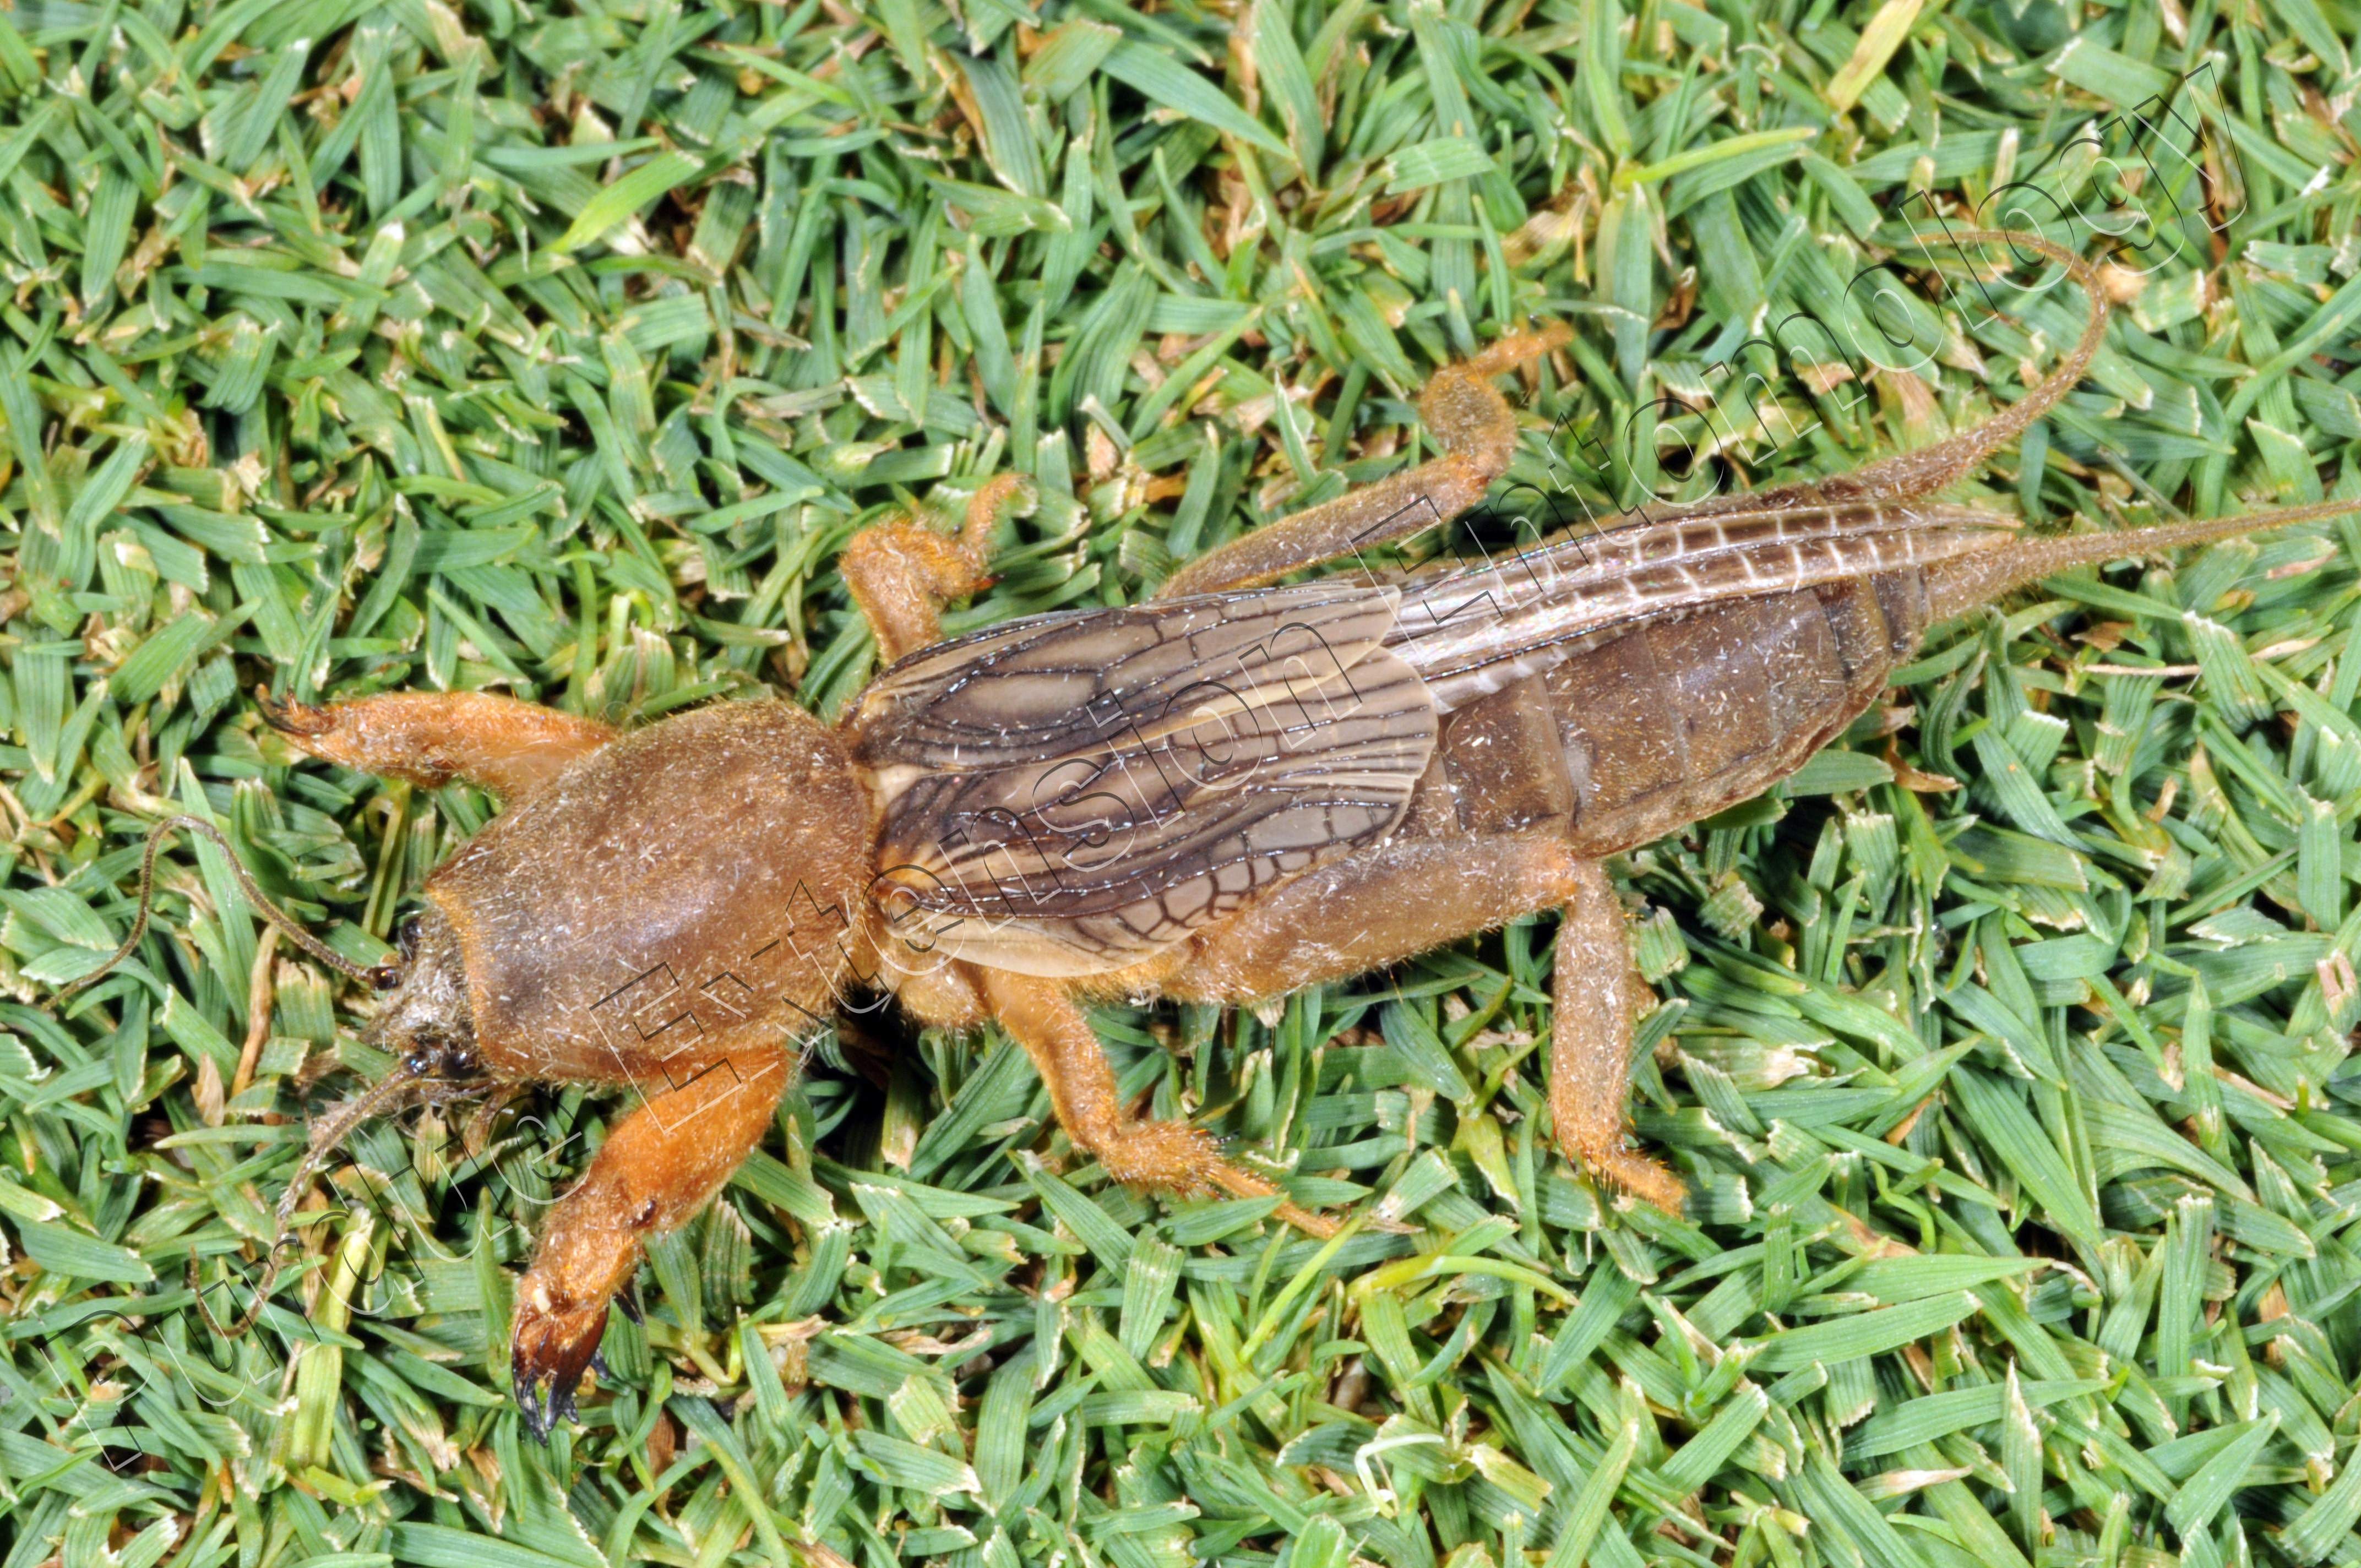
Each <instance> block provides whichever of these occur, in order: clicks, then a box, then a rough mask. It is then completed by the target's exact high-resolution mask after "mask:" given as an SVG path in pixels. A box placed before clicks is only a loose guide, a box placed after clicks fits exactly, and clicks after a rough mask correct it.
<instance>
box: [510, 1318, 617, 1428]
mask: <svg viewBox="0 0 2361 1568" xmlns="http://www.w3.org/2000/svg"><path fill="white" fill-rule="evenodd" d="M606 1327H607V1304H606V1303H605V1302H604V1301H599V1302H595V1303H592V1304H591V1305H588V1306H582V1305H579V1304H577V1303H573V1302H566V1303H562V1304H561V1303H553V1302H549V1301H546V1300H543V1301H534V1300H533V1299H531V1296H530V1286H528V1293H527V1294H526V1296H525V1299H521V1300H520V1301H519V1302H518V1305H517V1314H516V1332H515V1336H514V1338H513V1340H512V1341H511V1343H512V1344H513V1346H514V1348H513V1349H512V1350H511V1354H510V1358H509V1376H510V1379H511V1386H512V1387H513V1388H514V1390H515V1394H516V1402H517V1412H518V1413H519V1414H520V1415H522V1416H523V1417H524V1429H525V1431H527V1432H529V1433H531V1434H532V1435H533V1440H534V1441H535V1442H539V1443H541V1444H543V1445H544V1447H545V1446H547V1444H548V1442H549V1429H550V1428H551V1427H552V1426H554V1425H555V1424H556V1423H557V1422H559V1421H562V1420H564V1421H570V1420H574V1417H575V1409H574V1395H575V1390H576V1389H577V1387H580V1385H581V1382H582V1374H583V1372H584V1371H585V1369H587V1368H589V1367H592V1366H596V1367H597V1368H598V1371H599V1373H600V1375H601V1376H604V1375H605V1373H606V1364H605V1363H604V1361H603V1360H602V1359H601V1358H600V1357H599V1354H598V1339H599V1336H600V1335H601V1334H602V1333H604V1332H606ZM544 1384H545V1385H546V1386H547V1387H546V1389H545V1390H544Z"/></svg>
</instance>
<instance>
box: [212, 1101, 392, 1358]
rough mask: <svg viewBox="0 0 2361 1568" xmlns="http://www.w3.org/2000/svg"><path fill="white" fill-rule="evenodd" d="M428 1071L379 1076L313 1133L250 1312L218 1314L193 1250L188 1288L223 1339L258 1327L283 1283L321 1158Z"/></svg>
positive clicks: (284, 1199)
mask: <svg viewBox="0 0 2361 1568" xmlns="http://www.w3.org/2000/svg"><path fill="white" fill-rule="evenodd" d="M429 1070H430V1069H429V1064H427V1063H426V1062H423V1061H422V1060H420V1059H418V1058H411V1059H410V1060H408V1061H405V1062H403V1063H402V1064H401V1066H399V1067H397V1068H395V1069H393V1071H391V1072H390V1073H388V1074H387V1075H386V1076H385V1077H384V1078H381V1079H379V1080H378V1081H377V1083H376V1084H375V1086H373V1087H372V1088H371V1089H370V1090H369V1091H368V1092H367V1093H366V1094H363V1095H362V1096H360V1098H358V1099H357V1100H349V1101H346V1102H345V1103H344V1104H343V1105H342V1106H340V1107H338V1108H337V1109H336V1110H335V1111H334V1112H332V1113H330V1114H329V1115H328V1116H327V1118H326V1119H325V1120H324V1121H322V1122H321V1124H320V1125H319V1127H318V1128H317V1129H316V1130H314V1131H313V1134H312V1143H311V1146H310V1147H308V1148H306V1149H305V1150H304V1151H303V1158H302V1161H301V1163H299V1164H298V1165H297V1166H296V1167H295V1174H294V1175H293V1176H291V1177H290V1178H289V1179H288V1181H287V1190H286V1192H285V1193H284V1194H282V1195H281V1196H280V1200H279V1208H278V1211H277V1215H276V1219H277V1229H276V1230H275V1231H274V1232H273V1233H272V1234H271V1238H270V1251H269V1253H268V1254H267V1255H265V1256H264V1258H263V1261H262V1277H261V1278H259V1279H258V1280H256V1281H255V1283H254V1299H253V1300H252V1301H249V1302H248V1303H247V1308H246V1310H245V1312H244V1313H242V1314H241V1315H240V1316H239V1317H238V1320H237V1321H236V1322H234V1323H228V1324H225V1323H223V1322H222V1321H220V1320H219V1319H217V1318H215V1317H214V1313H213V1309H212V1308H211V1307H209V1306H207V1305H206V1304H205V1290H204V1286H203V1283H202V1281H201V1278H200V1276H199V1272H198V1267H197V1255H196V1254H195V1253H194V1252H193V1251H192V1252H191V1253H190V1254H189V1288H190V1289H191V1290H192V1291H194V1292H195V1293H196V1298H197V1315H198V1316H199V1317H202V1318H203V1319H204V1321H205V1326H206V1327H207V1328H209V1329H211V1330H213V1332H214V1333H216V1334H219V1335H220V1336H221V1337H222V1338H224V1339H236V1338H237V1337H238V1336H239V1335H240V1334H243V1333H245V1332H246V1331H247V1330H248V1329H250V1328H252V1327H254V1324H255V1321H256V1320H257V1319H258V1318H260V1317H261V1316H262V1309H263V1306H264V1305H265V1304H266V1303H267V1302H269V1299H270V1292H271V1290H272V1289H273V1288H275V1287H276V1286H277V1285H278V1283H279V1261H280V1257H281V1256H282V1255H284V1253H285V1251H286V1248H287V1246H288V1245H289V1241H290V1238H289V1236H288V1234H287V1233H288V1231H289V1229H290V1228H291V1227H292V1225H293V1224H294V1221H295V1206H296V1205H297V1204H299V1203H301V1202H302V1201H303V1194H304V1192H305V1191H306V1190H308V1189H309V1188H310V1187H311V1185H312V1176H313V1172H314V1171H317V1170H318V1169H319V1168H320V1165H321V1162H322V1161H324V1160H325V1159H326V1158H327V1157H329V1156H330V1155H332V1154H334V1153H335V1151H336V1146H338V1145H340V1144H342V1143H343V1142H344V1141H345V1138H346V1135H348V1134H349V1133H351V1132H352V1130H353V1129H354V1128H355V1127H357V1126H359V1125H360V1124H362V1123H363V1122H366V1121H368V1119H369V1118H370V1117H372V1116H376V1115H379V1114H381V1113H384V1112H385V1111H387V1110H389V1109H390V1108H391V1107H392V1106H393V1104H394V1103H395V1102H397V1101H400V1100H401V1099H403V1098H404V1097H406V1096H407V1095H408V1094H409V1093H410V1091H412V1090H413V1089H415V1088H417V1087H418V1085H419V1081H420V1080H422V1079H423V1078H425V1077H426V1076H427V1073H428V1071H429Z"/></svg>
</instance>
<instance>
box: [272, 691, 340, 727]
mask: <svg viewBox="0 0 2361 1568" xmlns="http://www.w3.org/2000/svg"><path fill="white" fill-rule="evenodd" d="M254 704H255V706H256V707H258V708H260V709H261V710H262V718H263V722H264V723H266V724H268V725H269V726H270V728H272V729H276V730H278V731H279V732H280V733H281V734H283V735H324V734H325V733H327V732H328V731H329V730H331V729H335V725H336V721H335V718H333V717H331V716H330V714H329V712H328V710H327V709H326V708H324V707H313V706H312V705H311V704H310V703H308V702H298V701H296V700H295V699H294V698H293V697H291V696H272V695H271V694H270V693H269V691H268V690H267V689H261V690H257V691H256V692H255V694H254Z"/></svg>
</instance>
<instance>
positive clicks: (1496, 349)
mask: <svg viewBox="0 0 2361 1568" xmlns="http://www.w3.org/2000/svg"><path fill="white" fill-rule="evenodd" d="M1570 335H1571V334H1570V333H1569V332H1568V331H1567V329H1566V328H1565V326H1563V325H1560V324H1557V323H1552V324H1550V325H1548V326H1544V327H1538V328H1535V329H1533V330H1531V331H1527V332H1518V333H1511V334H1509V335H1508V336H1507V337H1504V338H1502V339H1500V341H1499V342H1498V343H1495V344H1493V345H1491V346H1490V347H1488V348H1487V349H1485V350H1484V351H1483V352H1482V353H1480V354H1478V355H1477V356H1475V357H1474V358H1472V359H1468V360H1466V361H1463V362H1462V363H1460V364H1457V365H1449V366H1445V367H1444V368H1442V369H1441V370H1438V371H1436V372H1435V373H1434V378H1433V379H1432V380H1430V381H1428V382H1427V384H1426V390H1425V391H1423V392H1422V393H1421V394H1420V395H1419V400H1418V411H1419V418H1420V420H1421V421H1422V422H1423V423H1424V424H1425V426H1426V431H1427V433H1428V434H1429V435H1430V436H1432V437H1433V439H1434V441H1435V442H1436V443H1437V444H1439V445H1441V446H1442V447H1443V449H1444V452H1443V455H1442V456H1440V457H1437V458H1435V459H1434V460H1433V461H1432V462H1428V463H1422V464H1420V465H1419V466H1417V467H1415V468H1412V469H1411V470H1409V471H1408V472H1407V473H1401V474H1395V475H1391V476H1389V477H1386V478H1383V479H1380V480H1378V482H1377V483H1376V484H1373V485H1365V486H1363V487H1362V488H1359V489H1357V490H1352V491H1349V492H1347V493H1346V494H1345V495H1341V496H1339V497H1337V498H1336V499H1334V500H1333V501H1327V502H1324V503H1323V504H1322V505H1319V506H1316V507H1307V508H1306V509H1305V510H1302V511H1300V512H1296V513H1294V514H1292V515H1291V516H1289V517H1283V518H1281V519H1279V521H1277V522H1274V523H1272V524H1270V525H1269V526H1268V527H1267V528H1259V529H1257V530H1256V531H1255V532H1252V533H1249V534H1247V535H1246V536H1245V537H1244V538H1242V539H1237V540H1234V541H1232V542H1231V543H1228V544H1225V545H1224V546H1223V547H1222V548H1220V549H1219V550H1216V551H1214V552H1213V554H1210V555H1205V556H1202V557H1201V558H1199V559H1198V560H1195V561H1192V562H1191V563H1190V564H1189V565H1185V566H1183V567H1181V568H1180V570H1179V571H1178V572H1175V573H1173V574H1172V576H1170V577H1169V578H1168V579H1166V581H1165V583H1164V586H1163V587H1161V588H1159V589H1158V590H1157V594H1156V597H1157V598H1179V597H1180V596H1181V595H1184V594H1204V593H1215V592H1219V591H1222V590H1224V589H1232V588H1244V587H1255V586H1257V585H1258V584H1262V583H1268V582H1270V581H1272V580H1273V579H1275V578H1278V577H1281V576H1286V575H1287V574H1288V573H1290V572H1294V571H1300V570H1301V569H1302V568H1304V567H1306V566H1314V565H1319V564H1320V563H1321V562H1323V561H1333V560H1335V559H1336V558H1338V557H1339V556H1344V555H1349V554H1353V553H1354V552H1355V551H1356V550H1366V549H1371V548H1374V547H1376V546H1378V545H1380V544H1388V543H1395V542H1397V541H1399V540H1403V539H1407V538H1410V537H1411V535H1413V534H1416V533H1419V532H1422V531H1423V530H1426V529H1429V528H1433V527H1437V526H1440V525H1441V524H1443V523H1445V522H1448V521H1451V520H1452V519H1453V518H1455V517H1457V516H1458V515H1459V514H1460V513H1461V512H1464V511H1466V510H1467V509H1468V508H1470V507H1472V506H1474V505H1476V504H1477V502H1478V501H1481V500H1482V499H1484V495H1485V492H1486V491H1488V490H1489V489H1490V488H1492V481H1493V480H1495V479H1497V478H1499V477H1500V476H1501V475H1502V474H1504V473H1506V472H1508V468H1509V462H1510V458H1512V457H1514V456H1515V455H1516V451H1517V415H1516V411H1515V410H1514V409H1511V408H1510V406H1509V402H1508V400H1507V399H1505V398H1503V397H1501V396H1500V394H1499V391H1498V390H1497V389H1495V388H1494V387H1493V385H1492V380H1491V378H1493V377H1495V376H1498V375H1499V374H1500V373H1501V372H1503V371H1505V370H1511V369H1514V368H1515V367H1518V366H1520V365H1521V364H1523V363H1525V362H1526V361H1527V360H1529V359H1537V358H1539V357H1540V356H1543V355H1544V354H1547V353H1548V352H1550V351H1551V350H1552V349H1554V348H1556V347H1558V346H1559V345H1562V344H1564V343H1565V342H1566V340H1567V339H1568V337H1569V336H1570Z"/></svg>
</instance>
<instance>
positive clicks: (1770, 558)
mask: <svg viewBox="0 0 2361 1568" xmlns="http://www.w3.org/2000/svg"><path fill="white" fill-rule="evenodd" d="M2014 536H2015V525H2014V524H2013V523H2011V522H2010V521H2008V520H2007V519H2005V518H2001V517H1994V516H1993V515H1991V514H1989V513H1986V512H1980V511H1975V510H1971V509H1968V508H1965V507H1956V506H1942V505H1935V504H1929V503H1924V502H1909V503H1901V504H1895V503H1892V502H1883V501H1859V502H1851V503H1848V504H1845V505H1840V506H1814V507H1807V508H1801V509H1795V510H1774V511H1762V512H1752V511H1749V512H1723V513H1719V514H1717V515H1699V514H1697V513H1693V512H1676V513H1675V514H1673V515H1671V516H1669V517H1653V518H1648V519H1645V520H1642V521H1640V522H1637V523H1633V524H1631V525H1627V526H1625V527H1622V528H1618V529H1613V530H1608V531H1602V532H1596V533H1589V534H1580V535H1568V536H1566V537H1563V538H1560V539H1555V540H1552V541H1550V542H1548V543H1543V544H1541V545H1539V546H1536V547H1534V548H1532V549H1531V550H1526V551H1523V552H1521V553H1520V554H1515V555H1512V556H1510V557H1508V558H1507V559H1505V560H1502V561H1499V562H1497V563H1483V564H1480V565H1454V566H1450V567H1446V568H1441V569H1430V570H1428V571H1425V572H1422V574H1420V575H1419V576H1415V577H1413V578H1412V579H1411V581H1409V582H1407V583H1405V584H1404V585H1403V588H1404V593H1403V598H1402V606H1401V612H1400V617H1399V618H1398V619H1397V620H1396V622H1395V625H1394V630H1393V632H1392V634H1391V635H1389V637H1388V638H1387V639H1386V643H1387V646H1388V647H1389V648H1391V649H1392V650H1393V651H1394V652H1396V653H1399V654H1400V655H1401V657H1402V659H1403V661H1404V662H1405V663H1408V664H1409V665H1410V666H1411V669H1413V670H1415V671H1417V672H1418V674H1419V676H1420V678H1421V679H1422V680H1423V681H1425V682H1426V684H1427V686H1428V689H1429V690H1430V691H1431V692H1432V693H1433V696H1434V700H1435V704H1436V706H1437V707H1440V708H1442V709H1443V710H1444V712H1446V713H1447V712H1450V711H1451V710H1453V709H1455V708H1458V707H1465V706H1466V704H1468V703H1469V702H1472V701H1474V700H1475V699H1476V698H1477V697H1479V696H1483V695H1484V694H1486V693H1488V692H1492V691H1497V690H1499V688H1500V687H1502V686H1504V685H1509V684H1510V683H1511V682H1513V681H1517V680H1521V679H1522V678H1524V677H1525V676H1528V675H1533V674H1540V673H1542V672H1543V671H1544V670H1547V669H1549V668H1550V667H1551V666H1553V665H1554V664H1558V663H1564V662H1565V660H1566V659H1569V658H1571V657H1573V656H1574V655H1575V654H1576V653H1578V652H1581V651H1582V650H1583V649H1584V648H1586V647H1589V646H1593V645H1595V644H1597V643H1598V641H1602V640H1604V639H1606V638H1608V637H1611V636H1615V635H1618V634H1620V631H1621V630H1625V629H1628V628H1630V627H1631V626H1634V625H1638V624H1640V623H1642V622H1645V621H1653V620H1672V619H1675V618H1677V617H1680V616H1683V615H1688V614H1693V613H1695V612H1696V611H1697V610H1699V609H1705V608H1707V607H1709V606H1711V605H1713V604H1716V603H1719V602H1721V601H1724V600H1728V599H1733V598H1751V597H1752V596H1755V595H1761V594H1773V593H1792V592H1794V591H1795V590H1797V589H1800V588H1808V587H1816V586H1817V585H1819V584H1822V583H1828V582H1833V581H1836V580H1838V579H1839V578H1845V577H1865V576H1877V575H1878V574H1880V573H1884V572H1894V571H1906V570H1916V569H1919V568H1923V567H1926V566H1928V565H1934V564H1936V563H1938V562H1943V561H1949V560H1954V559H1957V558H1959V557H1960V556H1964V555H1973V554H1982V553H1985V552H1989V551H1992V550H1994V549H1997V548H1999V547H2000V546H2002V545H2004V544H2005V543H2008V542H2009V541H2010V540H2011V539H2012V538H2013V537H2014Z"/></svg>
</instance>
